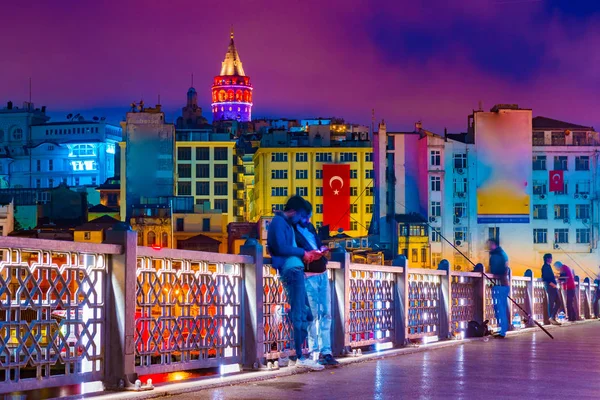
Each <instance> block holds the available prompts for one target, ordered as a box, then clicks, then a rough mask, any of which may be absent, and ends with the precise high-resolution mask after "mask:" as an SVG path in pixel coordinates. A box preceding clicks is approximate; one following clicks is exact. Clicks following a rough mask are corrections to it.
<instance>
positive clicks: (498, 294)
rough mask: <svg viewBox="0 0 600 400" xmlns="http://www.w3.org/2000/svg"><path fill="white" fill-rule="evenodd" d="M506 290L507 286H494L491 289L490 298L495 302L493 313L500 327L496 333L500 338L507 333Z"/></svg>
mask: <svg viewBox="0 0 600 400" xmlns="http://www.w3.org/2000/svg"><path fill="white" fill-rule="evenodd" d="M508 289H509V287H508V286H494V287H493V288H492V296H493V298H494V300H495V301H494V311H495V313H496V319H497V320H498V325H499V326H500V331H499V332H498V333H499V334H500V335H502V336H506V332H508Z"/></svg>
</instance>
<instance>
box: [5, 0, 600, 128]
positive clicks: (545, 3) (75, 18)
mask: <svg viewBox="0 0 600 400" xmlns="http://www.w3.org/2000/svg"><path fill="white" fill-rule="evenodd" d="M448 3H452V5H448ZM1 9H2V15H0V35H1V37H2V38H3V40H2V44H1V45H0V48H1V49H2V52H1V54H2V56H1V57H0V72H1V73H0V101H2V102H3V103H5V102H6V101H8V100H12V101H14V102H16V103H17V104H19V105H20V104H21V103H22V102H23V101H25V100H27V99H28V82H29V77H31V78H32V79H33V101H34V102H35V103H36V106H40V105H47V106H48V109H49V111H50V113H51V115H52V116H53V120H62V119H64V116H65V115H66V114H68V113H70V112H73V111H75V112H83V113H84V115H86V116H87V117H89V118H91V117H92V116H94V115H97V116H107V117H108V119H109V120H110V121H111V122H117V121H119V120H120V119H121V118H122V117H123V116H124V115H125V112H126V111H127V110H128V106H129V104H130V103H131V102H132V101H139V100H140V99H143V100H144V101H145V103H146V104H147V105H153V104H154V103H155V102H156V100H157V97H158V94H159V93H160V96H161V103H162V105H163V107H164V109H165V111H166V112H167V116H168V119H169V120H171V121H173V120H174V119H175V118H176V116H177V115H179V112H180V111H179V110H180V109H181V107H183V106H184V104H185V93H186V91H187V89H188V88H189V86H190V75H191V74H192V73H193V74H194V86H195V87H196V89H197V90H198V93H199V101H200V105H201V106H202V107H203V109H204V113H205V115H206V116H207V118H209V120H210V85H211V80H212V78H213V76H215V75H217V74H218V73H219V70H220V66H221V62H222V61H223V57H224V55H225V52H226V50H227V44H228V40H229V29H230V25H231V24H233V25H234V29H235V36H236V45H237V48H238V51H239V53H240V57H241V60H242V62H243V65H244V70H245V72H246V74H247V75H249V76H250V77H251V80H252V83H253V86H254V109H253V116H254V117H255V118H256V117H262V116H265V117H289V118H302V117H312V116H323V117H327V116H339V117H343V118H345V119H346V120H347V121H352V122H357V123H364V124H369V123H370V119H371V109H373V108H374V109H375V113H376V118H377V119H378V120H380V119H382V118H383V119H385V120H386V122H388V125H389V127H391V129H396V130H409V129H410V130H412V127H413V124H414V122H415V121H417V120H422V121H423V126H424V128H427V129H430V130H433V131H436V132H440V131H441V130H443V128H444V127H445V126H447V127H448V129H449V130H450V131H452V132H455V131H463V130H465V129H466V119H467V115H468V114H469V113H470V112H471V110H472V109H474V108H477V106H478V102H479V101H481V102H482V103H483V107H484V109H488V110H489V108H491V107H492V106H493V105H494V104H495V103H517V104H519V105H520V106H521V107H524V108H533V115H534V116H537V115H543V116H547V117H552V118H556V119H563V120H567V121H570V122H574V123H578V124H584V125H594V126H595V127H596V129H598V128H600V113H599V111H598V110H600V50H599V49H600V24H598V21H599V20H600V19H599V17H600V1H597V0H585V1H584V0H451V1H449V0H443V1H440V0H429V1H418V0H414V1H404V0H401V1H379V0H377V1H374V0H371V1H366V0H365V1H362V0H352V1H327V0H321V1H314V0H303V1H295V0H294V1H281V0H279V1H271V0H269V1H253V0H246V1H239V2H237V1H219V2H217V1H197V0H196V1H184V0H172V1H165V0H160V1H156V0H145V1H130V0H120V1H114V0H103V1H81V0H61V1H41V0H38V1H35V0H32V1H4V2H3V3H2V8H1Z"/></svg>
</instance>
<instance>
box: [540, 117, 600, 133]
mask: <svg viewBox="0 0 600 400" xmlns="http://www.w3.org/2000/svg"><path fill="white" fill-rule="evenodd" d="M531 124H532V127H533V129H539V130H546V129H547V130H552V129H559V130H564V129H571V130H585V131H593V130H594V127H592V126H584V125H577V124H573V123H571V122H565V121H560V120H558V119H552V118H547V117H535V118H533V119H532V121H531Z"/></svg>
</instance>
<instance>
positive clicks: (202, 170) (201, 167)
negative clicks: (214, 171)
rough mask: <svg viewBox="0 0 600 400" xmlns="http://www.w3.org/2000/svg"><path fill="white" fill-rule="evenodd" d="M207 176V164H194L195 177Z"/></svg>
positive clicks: (208, 174) (208, 172) (208, 171)
mask: <svg viewBox="0 0 600 400" xmlns="http://www.w3.org/2000/svg"><path fill="white" fill-rule="evenodd" d="M209 176H210V170H209V168H208V164H196V178H208V177H209Z"/></svg>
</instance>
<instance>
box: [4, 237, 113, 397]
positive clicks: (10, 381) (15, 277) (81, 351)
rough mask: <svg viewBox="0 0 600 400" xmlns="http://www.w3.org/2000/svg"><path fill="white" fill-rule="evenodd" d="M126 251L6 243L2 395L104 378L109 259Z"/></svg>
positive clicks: (34, 242) (6, 240) (31, 242)
mask: <svg viewBox="0 0 600 400" xmlns="http://www.w3.org/2000/svg"><path fill="white" fill-rule="evenodd" d="M119 251H120V246H112V245H96V246H86V247H85V248H81V247H80V248H79V249H78V248H77V246H76V245H75V244H73V243H65V242H56V241H40V240H35V239H21V238H18V239H16V238H2V242H0V382H2V383H3V385H2V388H1V390H0V391H1V392H6V391H10V390H24V389H34V388H36V387H46V386H56V385H67V384H73V383H78V382H82V381H88V380H89V381H94V380H100V379H102V378H103V376H104V375H103V372H104V360H105V353H104V346H105V342H106V338H105V336H104V327H105V318H106V309H105V287H106V286H105V285H106V276H107V256H106V254H114V253H118V252H119Z"/></svg>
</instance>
